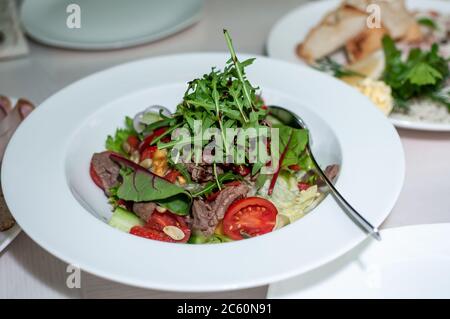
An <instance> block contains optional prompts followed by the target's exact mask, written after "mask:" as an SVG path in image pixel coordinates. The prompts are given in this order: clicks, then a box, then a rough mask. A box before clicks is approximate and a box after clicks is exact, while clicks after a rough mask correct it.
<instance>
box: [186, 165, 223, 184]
mask: <svg viewBox="0 0 450 319" xmlns="http://www.w3.org/2000/svg"><path fill="white" fill-rule="evenodd" d="M184 165H185V166H186V169H187V171H188V172H189V174H191V179H192V180H193V181H194V182H197V183H203V182H208V181H212V180H213V179H214V169H213V166H212V165H210V164H194V163H186V164H184ZM222 173H223V169H222V168H220V167H217V174H218V175H219V174H222Z"/></svg>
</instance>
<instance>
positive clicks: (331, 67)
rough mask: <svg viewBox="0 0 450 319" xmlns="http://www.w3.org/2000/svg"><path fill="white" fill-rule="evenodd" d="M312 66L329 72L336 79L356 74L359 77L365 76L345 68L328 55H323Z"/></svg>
mask: <svg viewBox="0 0 450 319" xmlns="http://www.w3.org/2000/svg"><path fill="white" fill-rule="evenodd" d="M314 68H315V69H316V70H319V71H322V72H325V73H328V74H331V75H333V76H334V77H336V78H338V79H340V78H343V77H346V76H357V77H361V78H364V77H365V76H364V75H362V74H360V73H358V72H355V71H352V70H350V69H348V68H346V67H345V66H343V65H342V64H340V63H338V62H336V61H334V60H333V59H332V58H330V57H325V58H323V59H321V60H319V61H317V65H316V66H314Z"/></svg>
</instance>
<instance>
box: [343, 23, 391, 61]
mask: <svg viewBox="0 0 450 319" xmlns="http://www.w3.org/2000/svg"><path fill="white" fill-rule="evenodd" d="M386 33H387V31H386V29H385V28H384V27H381V28H373V29H369V28H366V29H365V30H364V31H363V32H361V33H360V34H358V35H357V36H356V37H354V38H353V39H351V40H350V41H348V42H347V43H346V44H345V51H346V53H347V58H348V60H349V62H350V63H354V62H356V61H360V60H362V59H364V58H366V57H367V56H369V55H371V54H372V53H374V52H375V51H377V50H379V49H380V48H381V43H382V39H383V36H384V35H385V34H386Z"/></svg>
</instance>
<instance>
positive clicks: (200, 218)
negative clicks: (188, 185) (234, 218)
mask: <svg viewBox="0 0 450 319" xmlns="http://www.w3.org/2000/svg"><path fill="white" fill-rule="evenodd" d="M248 191H249V187H248V186H247V185H245V184H240V185H237V186H227V187H225V188H224V189H223V190H222V191H221V192H220V193H219V195H218V196H217V198H216V199H215V200H214V201H212V202H207V201H204V200H202V199H195V200H194V203H193V205H192V215H193V221H192V225H191V226H192V231H199V232H201V233H202V234H203V235H204V236H206V237H209V236H211V235H212V234H213V233H214V230H215V229H216V227H217V224H219V222H220V221H221V220H222V219H223V217H224V216H225V213H226V211H227V210H228V207H229V206H230V205H231V204H232V203H233V202H234V201H235V200H237V199H240V198H244V197H245V196H246V195H247V193H248Z"/></svg>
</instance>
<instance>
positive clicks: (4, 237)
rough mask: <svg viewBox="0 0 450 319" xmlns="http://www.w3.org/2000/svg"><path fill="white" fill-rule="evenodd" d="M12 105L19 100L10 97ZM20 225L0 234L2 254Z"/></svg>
mask: <svg viewBox="0 0 450 319" xmlns="http://www.w3.org/2000/svg"><path fill="white" fill-rule="evenodd" d="M10 99H11V102H12V105H15V104H16V102H17V98H14V97H10ZM20 231H21V229H20V227H19V225H17V224H16V225H14V226H13V227H12V228H10V229H8V230H7V231H3V232H0V252H2V251H3V250H4V249H5V248H6V247H8V245H9V244H11V242H12V241H13V240H14V239H15V238H16V237H17V235H19V234H20Z"/></svg>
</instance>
